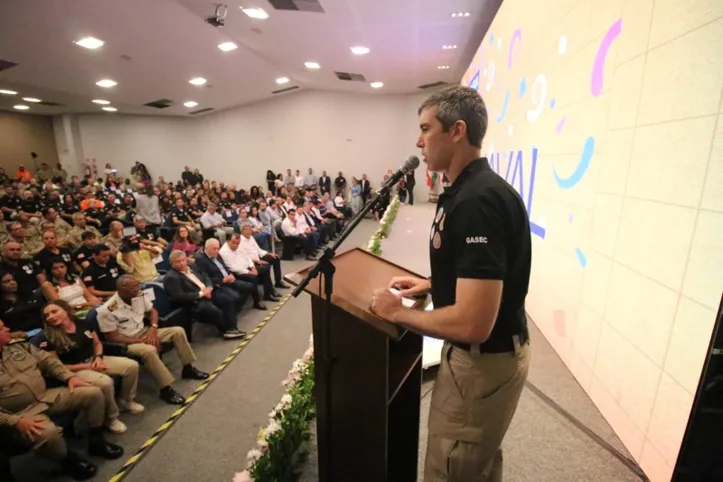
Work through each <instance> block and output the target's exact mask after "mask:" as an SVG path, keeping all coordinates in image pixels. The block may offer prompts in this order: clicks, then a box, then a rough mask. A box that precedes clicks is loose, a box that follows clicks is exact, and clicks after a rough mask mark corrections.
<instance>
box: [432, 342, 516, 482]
mask: <svg viewBox="0 0 723 482" xmlns="http://www.w3.org/2000/svg"><path fill="white" fill-rule="evenodd" d="M529 347H530V346H529V344H525V345H523V346H520V344H519V342H518V339H517V337H515V351H514V352H508V353H482V354H481V353H480V352H479V348H478V347H477V348H476V350H475V349H474V348H473V350H472V351H465V350H462V349H459V348H456V347H454V346H452V345H451V344H450V343H445V344H444V348H443V349H442V361H441V363H440V367H439V372H438V374H437V381H436V382H435V384H434V389H433V392H432V400H431V407H430V412H429V437H428V439H427V458H426V463H425V467H424V480H425V482H471V481H475V482H500V481H501V480H502V448H501V444H502V439H503V438H504V436H505V433H506V432H507V428H508V427H509V426H510V422H511V421H512V416H513V415H514V413H515V410H516V409H517V403H518V401H519V399H520V395H521V393H522V389H523V388H524V385H525V380H526V379H527V372H528V369H529V361H530V354H529Z"/></svg>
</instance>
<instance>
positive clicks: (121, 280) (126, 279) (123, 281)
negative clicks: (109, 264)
mask: <svg viewBox="0 0 723 482" xmlns="http://www.w3.org/2000/svg"><path fill="white" fill-rule="evenodd" d="M137 281H138V280H137V279H135V278H134V277H133V276H131V275H129V274H123V275H121V276H119V277H118V281H116V282H115V286H116V288H118V289H119V290H120V289H123V288H125V286H126V285H127V284H128V283H133V282H137Z"/></svg>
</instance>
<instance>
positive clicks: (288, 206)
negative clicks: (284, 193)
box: [281, 197, 296, 214]
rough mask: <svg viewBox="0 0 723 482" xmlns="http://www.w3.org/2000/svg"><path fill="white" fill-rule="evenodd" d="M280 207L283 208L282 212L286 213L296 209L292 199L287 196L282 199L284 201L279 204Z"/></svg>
mask: <svg viewBox="0 0 723 482" xmlns="http://www.w3.org/2000/svg"><path fill="white" fill-rule="evenodd" d="M281 208H282V209H283V210H284V212H285V213H286V214H289V211H291V210H295V209H296V205H295V204H294V201H292V200H291V198H290V197H287V198H286V199H284V203H283V204H282V205H281Z"/></svg>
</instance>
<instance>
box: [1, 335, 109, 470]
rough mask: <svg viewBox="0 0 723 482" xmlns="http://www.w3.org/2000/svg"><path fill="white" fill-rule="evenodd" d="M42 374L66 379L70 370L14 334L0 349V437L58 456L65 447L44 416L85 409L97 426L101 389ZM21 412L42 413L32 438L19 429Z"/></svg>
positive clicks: (102, 411) (102, 418)
mask: <svg viewBox="0 0 723 482" xmlns="http://www.w3.org/2000/svg"><path fill="white" fill-rule="evenodd" d="M43 375H47V376H50V377H54V378H57V379H58V380H61V381H63V382H67V381H68V379H69V378H71V377H73V376H74V374H73V373H72V372H71V371H69V370H68V369H67V368H65V366H64V365H63V364H62V363H61V362H60V361H59V360H58V359H57V358H55V357H53V356H51V355H50V354H48V353H46V352H44V351H42V350H39V349H38V348H36V347H34V346H33V345H31V344H29V343H27V342H25V341H22V340H19V341H15V342H11V343H10V344H8V345H7V346H5V347H4V348H3V349H2V351H0V440H1V441H2V442H3V443H10V444H13V445H16V446H20V447H28V448H32V449H33V450H34V451H35V452H36V453H37V454H38V455H40V456H42V457H46V458H50V459H52V460H56V461H60V460H62V459H64V458H65V456H66V454H67V449H66V446H65V441H64V440H63V438H62V436H61V434H62V430H61V429H60V428H59V427H57V426H56V425H55V424H54V423H53V422H52V421H51V420H50V418H48V417H49V416H53V415H58V414H61V413H67V412H76V411H81V410H83V411H85V412H86V415H87V420H88V425H89V426H90V427H91V428H99V427H101V426H102V425H103V422H104V421H105V402H104V400H103V393H102V392H101V391H100V389H99V388H97V387H76V388H75V390H74V391H73V393H70V390H69V389H68V388H65V387H62V388H51V389H48V388H47V387H46V385H45V379H44V378H43ZM22 417H40V418H43V421H44V427H43V430H42V432H41V433H40V435H38V436H36V437H35V440H33V441H30V440H28V439H27V438H26V437H25V436H24V435H23V434H22V433H21V432H20V431H19V430H18V429H17V424H18V422H19V421H20V419H21V418H22Z"/></svg>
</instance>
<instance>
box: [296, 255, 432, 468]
mask: <svg viewBox="0 0 723 482" xmlns="http://www.w3.org/2000/svg"><path fill="white" fill-rule="evenodd" d="M333 263H334V266H335V268H336V271H335V274H334V292H333V295H332V299H331V309H330V316H328V317H327V316H326V313H325V309H326V307H327V303H326V300H325V296H324V291H323V288H324V284H323V281H322V280H320V279H319V280H314V281H312V282H311V283H309V285H308V286H307V288H306V290H305V291H306V292H308V293H309V294H311V295H312V319H313V333H314V358H315V365H316V371H315V392H316V393H315V396H316V403H317V410H316V411H317V432H318V436H317V442H318V448H319V450H318V452H319V480H320V481H322V482H330V481H341V482H355V481H363V482H370V481H374V482H383V481H389V482H411V481H415V480H417V456H418V448H419V411H420V397H421V383H422V337H421V336H420V335H418V334H416V333H413V332H410V331H407V330H406V329H404V328H402V327H399V326H397V325H394V324H392V323H390V322H388V321H386V320H383V319H381V318H379V317H378V316H376V315H375V314H373V313H372V312H371V311H370V308H369V306H370V301H371V298H372V294H373V293H374V290H376V289H378V288H383V287H386V286H387V285H388V283H389V280H390V279H391V278H392V277H394V276H405V275H408V276H419V275H417V274H416V273H413V272H411V271H409V270H406V269H404V268H403V267H401V266H398V265H395V264H393V263H390V262H388V261H386V260H384V259H382V258H379V257H377V256H375V255H373V254H371V253H368V252H366V251H364V250H362V249H359V248H356V249H352V250H349V251H346V252H344V253H341V254H339V255H337V256H336V257H335V258H334V259H333ZM310 269H311V267H309V268H306V269H304V270H301V271H299V272H297V273H293V274H289V275H287V276H286V279H287V280H288V281H289V282H291V283H293V284H295V285H298V284H299V283H300V282H301V281H302V280H303V279H304V277H305V276H306V274H307V273H308V271H309V270H310ZM422 305H423V303H422V302H421V301H418V302H417V303H416V305H415V308H421V307H422ZM327 320H329V321H327Z"/></svg>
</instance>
